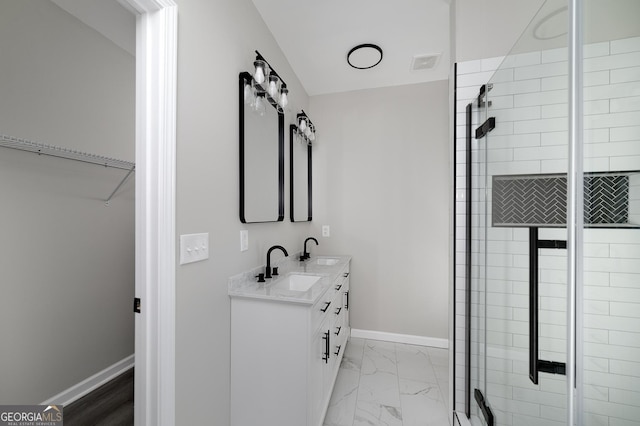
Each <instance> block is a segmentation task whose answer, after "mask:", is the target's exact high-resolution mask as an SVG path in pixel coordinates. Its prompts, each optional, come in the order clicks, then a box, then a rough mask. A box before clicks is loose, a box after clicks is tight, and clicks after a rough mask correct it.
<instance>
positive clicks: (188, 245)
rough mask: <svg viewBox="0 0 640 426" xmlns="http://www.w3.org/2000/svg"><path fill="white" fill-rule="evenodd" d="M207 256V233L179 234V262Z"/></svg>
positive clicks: (194, 260) (182, 263)
mask: <svg viewBox="0 0 640 426" xmlns="http://www.w3.org/2000/svg"><path fill="white" fill-rule="evenodd" d="M208 258H209V233H204V234H185V235H180V264H181V265H184V264H186V263H192V262H198V261H200V260H205V259H208Z"/></svg>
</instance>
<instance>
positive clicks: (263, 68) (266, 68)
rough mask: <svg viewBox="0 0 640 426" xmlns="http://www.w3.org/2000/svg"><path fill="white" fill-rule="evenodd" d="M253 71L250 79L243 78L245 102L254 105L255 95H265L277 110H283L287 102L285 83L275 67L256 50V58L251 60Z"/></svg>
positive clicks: (287, 90) (256, 101)
mask: <svg viewBox="0 0 640 426" xmlns="http://www.w3.org/2000/svg"><path fill="white" fill-rule="evenodd" d="M253 66H254V71H253V74H252V77H253V78H252V79H250V81H249V79H247V80H245V83H244V84H245V89H244V94H245V102H247V104H248V105H251V106H253V107H254V109H255V108H256V107H257V105H258V104H259V102H258V99H257V96H258V95H261V96H265V94H266V98H267V99H268V101H269V102H270V103H271V104H272V105H274V106H275V107H276V108H277V109H278V111H283V110H284V108H285V107H286V106H287V104H288V103H289V89H287V83H285V82H284V80H283V79H282V77H280V76H279V75H278V73H277V72H276V70H275V69H273V67H272V66H271V65H270V64H269V62H267V60H266V59H265V58H264V57H263V56H262V55H261V54H260V52H258V51H257V50H256V59H255V61H254V62H253Z"/></svg>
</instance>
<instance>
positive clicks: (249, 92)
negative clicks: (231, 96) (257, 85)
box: [244, 80, 253, 105]
mask: <svg viewBox="0 0 640 426" xmlns="http://www.w3.org/2000/svg"><path fill="white" fill-rule="evenodd" d="M244 103H246V104H247V105H251V104H252V103H253V87H251V82H249V81H247V80H245V81H244Z"/></svg>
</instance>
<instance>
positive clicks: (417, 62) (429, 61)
mask: <svg viewBox="0 0 640 426" xmlns="http://www.w3.org/2000/svg"><path fill="white" fill-rule="evenodd" d="M440 55H441V53H435V54H428V55H415V56H414V57H413V61H411V70H412V71H418V70H429V69H432V68H435V66H436V65H437V64H438V60H439V59H440Z"/></svg>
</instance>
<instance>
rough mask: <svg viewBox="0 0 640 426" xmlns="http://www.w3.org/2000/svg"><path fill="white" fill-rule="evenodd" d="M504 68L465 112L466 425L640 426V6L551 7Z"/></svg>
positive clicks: (460, 152)
mask: <svg viewBox="0 0 640 426" xmlns="http://www.w3.org/2000/svg"><path fill="white" fill-rule="evenodd" d="M490 62H491V61H485V62H481V65H480V66H479V67H478V68H474V67H473V66H466V67H463V68H464V69H463V70H462V72H458V79H459V80H460V79H462V80H464V81H470V80H471V77H472V74H473V72H474V70H476V71H477V73H476V74H475V75H476V76H477V77H478V78H481V76H482V75H483V72H484V73H485V74H486V67H485V65H487V66H488V64H490ZM494 62H495V63H496V64H498V63H499V66H497V67H494V69H495V71H494V72H493V73H492V76H491V77H490V79H489V80H488V81H486V82H485V83H484V84H482V85H481V86H480V88H479V89H478V90H477V91H476V92H475V93H474V95H473V97H471V98H470V99H468V102H467V101H466V100H465V101H464V102H460V101H459V102H458V103H457V110H458V111H457V115H456V116H457V138H456V139H457V148H456V153H457V161H456V163H457V164H456V165H457V167H458V168H459V171H458V172H457V176H456V199H457V200H458V202H456V229H458V230H460V232H458V234H459V235H462V237H457V240H456V245H457V248H456V254H457V255H458V256H457V265H456V266H457V269H456V292H455V293H456V296H455V297H456V313H455V318H456V319H455V321H456V322H455V329H456V335H455V342H456V348H455V373H454V374H455V378H454V381H455V382H454V383H455V385H454V388H455V391H454V403H453V405H454V411H455V412H456V416H457V418H458V419H460V421H461V423H462V424H464V422H466V421H469V422H470V423H471V424H474V425H517V426H521V425H567V424H576V425H603V426H605V425H606V426H629V425H640V1H638V0H607V1H603V0H570V1H567V0H548V1H547V2H545V3H544V4H543V6H542V7H541V9H540V10H539V12H538V14H537V15H536V17H535V18H534V19H533V20H532V21H531V24H530V25H529V26H528V27H527V28H526V29H525V31H524V32H523V34H522V36H521V38H520V39H519V41H518V42H517V43H516V45H515V46H514V47H513V49H512V51H511V52H510V53H509V54H508V55H507V56H506V57H505V58H503V59H502V58H500V60H497V61H495V60H494ZM458 66H459V67H460V64H459V65H458ZM483 67H485V69H483ZM458 87H459V86H458ZM458 92H459V93H463V92H464V90H461V89H458ZM467 97H469V96H468V95H467ZM458 99H459V98H458Z"/></svg>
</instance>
